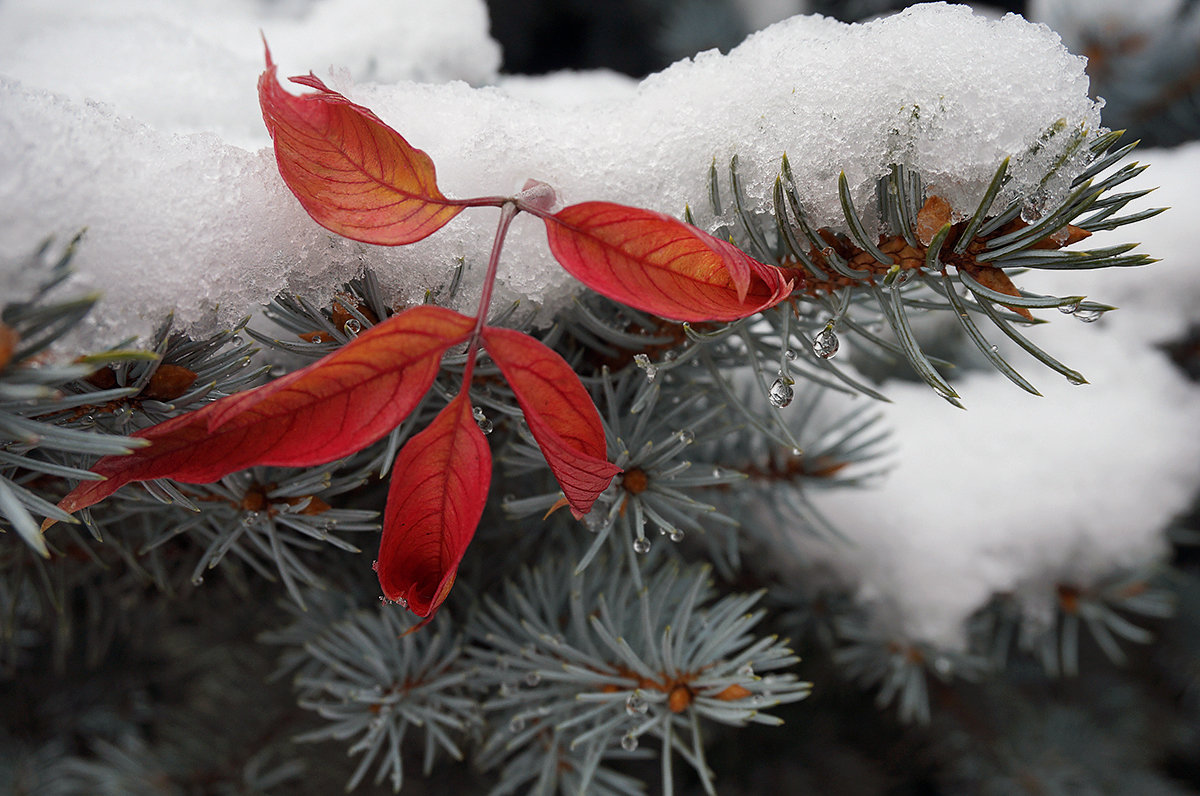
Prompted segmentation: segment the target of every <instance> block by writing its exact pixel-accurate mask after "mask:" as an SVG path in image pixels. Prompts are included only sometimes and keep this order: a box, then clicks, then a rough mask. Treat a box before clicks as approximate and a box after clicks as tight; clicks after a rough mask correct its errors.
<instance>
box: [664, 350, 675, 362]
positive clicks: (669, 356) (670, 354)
mask: <svg viewBox="0 0 1200 796" xmlns="http://www.w3.org/2000/svg"><path fill="white" fill-rule="evenodd" d="M663 359H665V360H666V361H667V362H671V361H672V360H674V359H675V352H674V351H668V352H667V353H665V354H663Z"/></svg>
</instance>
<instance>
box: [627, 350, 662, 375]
mask: <svg viewBox="0 0 1200 796" xmlns="http://www.w3.org/2000/svg"><path fill="white" fill-rule="evenodd" d="M633 363H634V364H635V365H637V366H638V367H639V368H641V369H642V370H644V371H646V381H654V378H655V377H656V376H658V368H656V367H655V366H654V363H653V362H651V361H650V357H648V356H646V355H645V354H634V355H633Z"/></svg>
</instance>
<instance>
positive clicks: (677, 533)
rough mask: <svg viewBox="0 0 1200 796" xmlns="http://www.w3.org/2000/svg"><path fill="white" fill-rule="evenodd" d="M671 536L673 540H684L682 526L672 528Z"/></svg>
mask: <svg viewBox="0 0 1200 796" xmlns="http://www.w3.org/2000/svg"><path fill="white" fill-rule="evenodd" d="M669 536H670V539H671V541H672V542H682V541H683V530H682V529H680V528H672V529H671V533H670V534H669Z"/></svg>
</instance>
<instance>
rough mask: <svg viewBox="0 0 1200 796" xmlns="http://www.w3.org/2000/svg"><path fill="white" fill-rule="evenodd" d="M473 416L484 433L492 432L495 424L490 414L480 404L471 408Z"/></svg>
mask: <svg viewBox="0 0 1200 796" xmlns="http://www.w3.org/2000/svg"><path fill="white" fill-rule="evenodd" d="M471 416H472V417H474V418H475V425H477V426H479V430H480V431H482V432H483V433H484V434H491V433H492V429H493V428H494V426H493V425H492V421H491V420H489V419H488V416H487V415H486V414H484V412H483V410H482V409H480V408H479V407H478V406H476V407H474V408H473V409H472V410H471Z"/></svg>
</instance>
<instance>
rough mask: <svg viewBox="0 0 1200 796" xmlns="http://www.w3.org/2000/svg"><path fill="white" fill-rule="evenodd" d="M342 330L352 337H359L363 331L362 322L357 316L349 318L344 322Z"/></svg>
mask: <svg viewBox="0 0 1200 796" xmlns="http://www.w3.org/2000/svg"><path fill="white" fill-rule="evenodd" d="M342 331H343V332H345V333H346V334H348V335H350V336H351V337H358V333H359V332H361V331H362V324H361V323H359V322H358V320H357V319H356V318H347V319H346V322H345V323H343V324H342Z"/></svg>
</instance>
